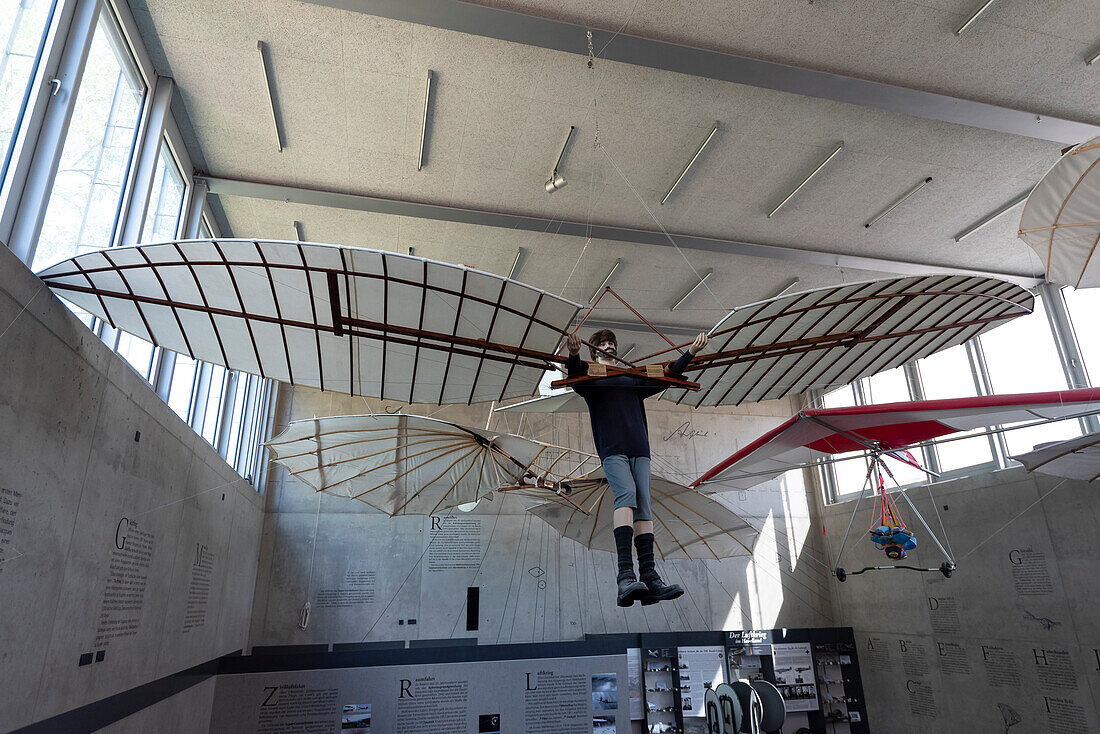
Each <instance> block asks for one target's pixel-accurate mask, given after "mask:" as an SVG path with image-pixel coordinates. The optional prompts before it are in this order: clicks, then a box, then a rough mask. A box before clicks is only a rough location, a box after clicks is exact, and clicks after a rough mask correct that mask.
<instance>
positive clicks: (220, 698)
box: [210, 655, 630, 734]
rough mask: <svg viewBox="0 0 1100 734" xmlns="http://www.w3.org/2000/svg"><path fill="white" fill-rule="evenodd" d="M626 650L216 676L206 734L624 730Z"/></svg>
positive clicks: (601, 733) (592, 733) (581, 733)
mask: <svg viewBox="0 0 1100 734" xmlns="http://www.w3.org/2000/svg"><path fill="white" fill-rule="evenodd" d="M628 680H629V675H628V673H627V664H626V656H625V655H600V656H592V657H577V658H552V659H545V658H542V659H533V660H503V661H499V660H497V661H478V662H466V663H444V664H440V663H433V664H431V665H392V666H379V667H371V668H334V669H325V670H310V671H274V672H264V673H247V674H224V675H220V676H218V678H217V685H216V688H215V692H214V713H213V717H212V719H211V725H210V731H211V733H212V734H229V733H230V732H232V733H233V734H321V733H322V732H323V733H324V734H331V733H332V732H343V731H352V732H361V733H363V732H366V733H369V732H371V731H376V732H389V733H391V734H436V733H437V732H441V731H445V732H448V734H463V733H466V732H468V733H469V734H521V733H522V734H629V732H630V713H629V712H630V704H629V703H628V699H629V698H630V695H629V693H628V691H627V690H625V689H624V690H620V688H621V687H623V686H628V685H629V684H628V682H627V681H628Z"/></svg>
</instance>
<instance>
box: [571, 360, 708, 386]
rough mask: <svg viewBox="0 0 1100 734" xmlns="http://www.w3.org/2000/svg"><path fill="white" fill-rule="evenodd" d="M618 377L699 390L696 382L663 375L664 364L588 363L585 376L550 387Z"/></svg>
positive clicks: (578, 376)
mask: <svg viewBox="0 0 1100 734" xmlns="http://www.w3.org/2000/svg"><path fill="white" fill-rule="evenodd" d="M620 375H626V376H629V377H640V378H642V379H645V380H649V381H651V382H657V383H660V384H663V385H666V386H668V387H679V388H683V389H684V390H691V391H695V390H698V389H699V383H698V382H692V381H691V380H686V379H684V378H683V377H676V376H675V375H667V374H665V365H664V364H647V365H642V366H641V367H617V366H614V365H605V364H600V363H598V362H589V363H588V374H587V375H577V376H576V377H565V378H562V379H560V380H554V381H553V382H551V383H550V387H553V388H561V387H573V386H574V385H583V384H584V383H586V382H592V381H593V380H600V379H603V378H605V377H619V376H620Z"/></svg>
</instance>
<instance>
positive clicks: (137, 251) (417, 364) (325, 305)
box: [40, 240, 579, 403]
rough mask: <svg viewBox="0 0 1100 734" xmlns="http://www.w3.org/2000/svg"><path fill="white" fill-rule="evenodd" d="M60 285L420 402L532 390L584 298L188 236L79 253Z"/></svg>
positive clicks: (408, 259) (458, 273)
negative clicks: (570, 298)
mask: <svg viewBox="0 0 1100 734" xmlns="http://www.w3.org/2000/svg"><path fill="white" fill-rule="evenodd" d="M40 275H41V277H42V279H43V281H45V282H46V284H47V285H49V286H50V288H52V289H53V290H54V291H55V292H56V293H58V294H59V295H61V296H63V297H64V298H66V299H67V300H69V301H72V302H73V303H74V304H76V305H77V306H79V307H81V308H83V309H85V310H87V311H89V312H90V313H92V314H94V315H95V316H97V317H99V318H102V319H105V320H106V321H107V322H108V323H110V324H112V325H113V326H115V327H117V328H120V329H122V330H123V331H127V332H129V333H131V334H134V335H136V336H138V337H141V338H142V339H145V340H147V341H150V342H152V343H154V344H156V345H158V346H162V347H165V348H167V349H171V350H173V351H176V352H180V353H182V354H188V355H191V356H192V357H195V358H197V359H201V360H204V361H207V362H213V363H215V364H220V365H222V366H225V367H228V368H230V369H234V370H242V371H245V372H250V373H253V374H258V375H261V376H263V377H269V378H271V379H274V380H279V381H280V382H288V383H291V384H295V385H306V386H310V387H317V388H320V389H322V390H335V391H337V392H343V393H350V394H353V395H368V396H374V397H381V398H390V399H394V400H402V401H406V402H412V403H471V402H473V403H476V402H485V401H489V400H502V399H507V398H509V397H526V396H529V395H531V394H532V393H534V391H535V389H536V388H537V386H538V383H539V380H540V379H541V378H542V375H543V372H544V370H545V368H546V364H547V362H546V359H545V357H544V356H543V355H545V354H547V353H551V352H553V351H554V349H555V348H556V347H557V345H558V342H559V341H560V339H561V338H562V332H563V331H564V329H566V328H567V327H568V326H569V324H570V323H571V322H572V320H573V317H574V316H575V314H576V313H577V311H578V310H579V306H578V305H577V304H575V303H572V302H571V301H567V300H565V299H562V298H559V297H557V296H555V295H553V294H550V293H547V292H545V291H541V290H538V289H536V288H532V287H531V286H528V285H525V284H523V283H519V282H517V281H513V280H508V279H507V278H502V277H500V276H497V275H493V274H491V273H484V272H481V271H477V270H472V269H470V268H464V267H460V266H457V265H449V264H447V263H441V262H435V261H432V260H425V259H423V258H417V257H412V256H407V255H399V254H396V253H392V252H383V251H380V250H366V249H360V248H353V247H338V246H334V245H319V244H307V243H295V242H269V241H260V240H190V241H182V242H168V243H164V244H156V245H142V246H139V247H119V248H110V249H106V250H99V251H96V252H90V253H86V254H84V255H79V256H77V257H75V258H72V259H70V260H66V261H64V262H61V263H58V264H57V265H54V266H52V267H50V268H48V269H47V270H46V271H44V272H43V273H41V274H40Z"/></svg>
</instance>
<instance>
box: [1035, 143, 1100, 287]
mask: <svg viewBox="0 0 1100 734" xmlns="http://www.w3.org/2000/svg"><path fill="white" fill-rule="evenodd" d="M1019 237H1020V239H1022V240H1023V241H1024V242H1026V243H1027V244H1028V246H1029V247H1031V249H1033V250H1035V252H1036V253H1038V255H1039V257H1040V258H1041V259H1042V261H1043V264H1044V265H1046V278H1047V280H1049V281H1051V282H1052V283H1061V284H1063V285H1071V286H1073V287H1075V288H1094V287H1096V286H1100V257H1098V256H1096V250H1097V244H1098V243H1100V137H1095V138H1093V139H1092V140H1089V141H1088V142H1087V143H1083V144H1081V145H1078V146H1076V147H1075V148H1073V150H1070V151H1069V152H1067V153H1066V154H1065V155H1064V156H1062V157H1061V158H1060V159H1059V160H1058V162H1057V163H1055V164H1054V166H1053V167H1052V168H1051V169H1050V170H1049V171H1047V173H1046V175H1045V176H1043V178H1042V180H1040V181H1039V183H1038V184H1037V185H1036V186H1035V188H1034V189H1033V190H1032V192H1031V194H1030V195H1029V196H1028V197H1027V201H1026V202H1025V204H1024V211H1023V213H1022V214H1021V215H1020V230H1019Z"/></svg>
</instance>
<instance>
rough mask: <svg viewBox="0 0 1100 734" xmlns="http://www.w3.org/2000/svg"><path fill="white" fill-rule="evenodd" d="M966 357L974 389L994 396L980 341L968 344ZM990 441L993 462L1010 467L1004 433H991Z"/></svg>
mask: <svg viewBox="0 0 1100 734" xmlns="http://www.w3.org/2000/svg"><path fill="white" fill-rule="evenodd" d="M966 356H967V358H969V359H970V370H971V374H972V376H973V378H974V388H975V389H976V390H977V391H978V394H979V395H992V394H993V383H992V382H991V381H990V379H989V367H988V365H987V364H986V361H985V351H984V350H983V349H982V343H981V341H980V340H979V339H976V338H975V339H971V340H970V341H968V342H967V343H966ZM986 437H987V438H988V440H989V450H990V451H992V452H993V460H994V461H995V462H996V464H997V468H998V469H1004V468H1005V467H1007V466H1008V444H1007V443H1006V442H1005V436H1004V433H1003V432H1001V431H998V432H997V433H990V434H988V435H987V436H986Z"/></svg>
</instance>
